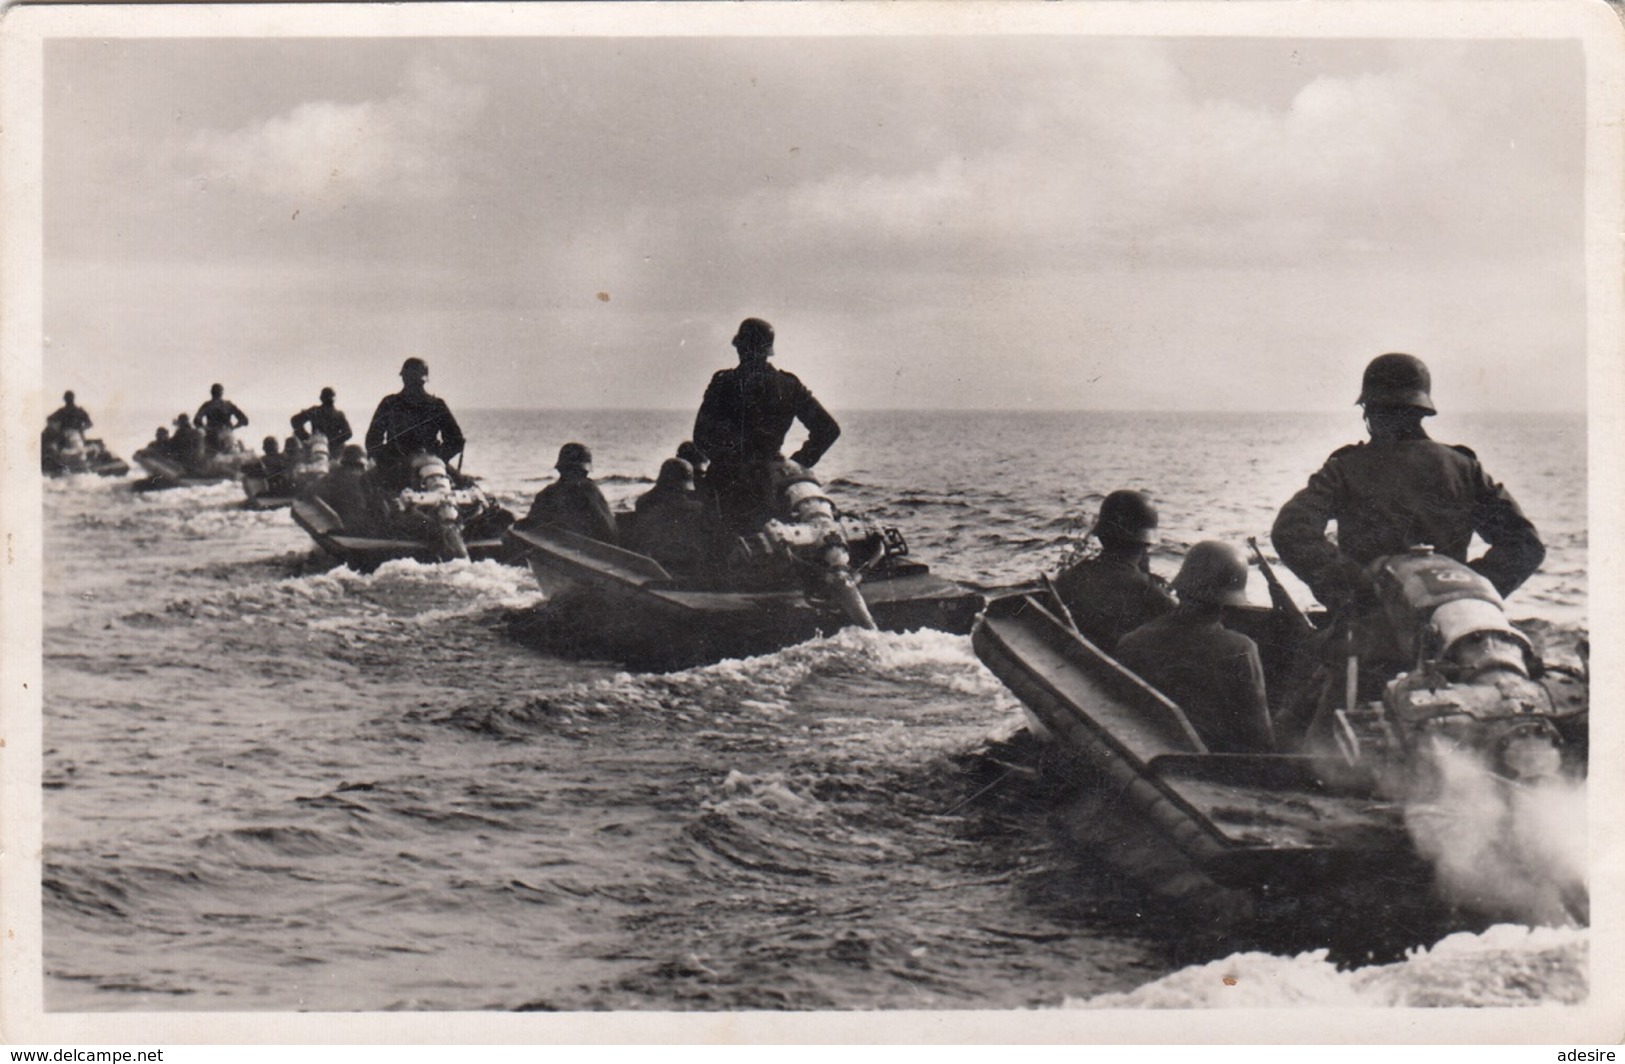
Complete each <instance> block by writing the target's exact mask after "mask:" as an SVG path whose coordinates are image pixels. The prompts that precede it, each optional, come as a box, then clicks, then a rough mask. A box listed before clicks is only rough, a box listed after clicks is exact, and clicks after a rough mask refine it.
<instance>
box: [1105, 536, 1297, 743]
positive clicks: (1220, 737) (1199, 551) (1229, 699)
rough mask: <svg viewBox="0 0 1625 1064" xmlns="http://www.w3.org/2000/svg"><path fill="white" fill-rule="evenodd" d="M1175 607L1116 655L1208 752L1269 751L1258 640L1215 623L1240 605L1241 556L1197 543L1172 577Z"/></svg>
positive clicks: (1222, 546) (1243, 584) (1243, 592)
mask: <svg viewBox="0 0 1625 1064" xmlns="http://www.w3.org/2000/svg"><path fill="white" fill-rule="evenodd" d="M1174 590H1175V591H1176V592H1178V593H1179V605H1178V606H1177V607H1176V608H1175V609H1174V611H1173V612H1172V613H1168V614H1164V615H1163V616H1161V617H1158V618H1157V619H1156V620H1154V621H1152V622H1150V623H1149V624H1146V625H1144V626H1143V627H1140V628H1136V629H1135V630H1134V631H1132V632H1130V633H1129V634H1128V635H1126V636H1124V637H1123V639H1122V641H1121V642H1119V643H1118V644H1117V660H1118V661H1119V662H1121V663H1122V664H1123V666H1124V667H1126V668H1128V669H1131V670H1133V671H1134V672H1135V673H1136V674H1138V675H1139V676H1140V678H1141V679H1143V680H1145V682H1146V683H1149V684H1150V685H1151V686H1153V687H1155V688H1156V689H1157V690H1159V691H1161V692H1162V693H1163V694H1165V695H1167V696H1168V698H1169V700H1170V701H1172V702H1174V703H1175V704H1176V705H1178V706H1179V708H1180V709H1182V710H1184V711H1185V716H1186V718H1187V719H1189V720H1190V722H1191V727H1193V728H1195V729H1196V734H1197V735H1199V736H1201V737H1202V741H1203V742H1204V743H1206V744H1207V746H1208V749H1210V750H1212V751H1213V752H1215V753H1225V754H1246V753H1265V752H1268V751H1270V750H1273V749H1274V746H1275V737H1274V734H1273V731H1272V729H1271V727H1270V712H1269V700H1268V698H1267V697H1266V693H1265V690H1264V666H1263V663H1262V661H1260V659H1259V656H1258V645H1257V644H1256V643H1254V642H1253V641H1252V640H1251V639H1250V638H1248V637H1247V636H1245V635H1243V634H1242V633H1240V632H1232V631H1230V630H1229V629H1228V628H1226V627H1224V624H1223V623H1222V611H1223V608H1224V607H1225V606H1245V605H1247V557H1246V555H1244V554H1242V553H1241V551H1239V550H1237V549H1236V548H1235V547H1232V546H1231V545H1230V544H1228V543H1220V542H1218V541H1217V540H1204V541H1203V542H1201V543H1198V544H1196V546H1194V547H1192V548H1191V549H1190V553H1189V554H1187V555H1185V562H1184V564H1183V565H1181V566H1180V567H1179V573H1178V574H1177V575H1176V576H1175V577H1174Z"/></svg>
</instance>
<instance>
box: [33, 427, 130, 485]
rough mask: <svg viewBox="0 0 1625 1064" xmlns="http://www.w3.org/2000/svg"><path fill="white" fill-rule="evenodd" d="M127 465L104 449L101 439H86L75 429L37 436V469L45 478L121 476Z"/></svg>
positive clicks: (49, 430) (127, 468)
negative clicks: (38, 438)
mask: <svg viewBox="0 0 1625 1064" xmlns="http://www.w3.org/2000/svg"><path fill="white" fill-rule="evenodd" d="M129 471H130V464H129V463H128V462H126V461H124V459H122V458H119V457H118V456H117V455H115V454H113V453H112V452H111V451H109V450H108V449H107V445H106V444H104V443H103V442H102V441H101V440H97V439H86V438H85V435H84V433H82V432H80V431H79V430H78V429H69V430H67V431H65V432H55V431H52V430H51V429H46V430H45V431H44V432H43V433H41V435H40V472H42V473H44V474H45V475H46V476H48V477H66V476H75V475H77V474H82V473H94V474H95V475H96V476H100V477H122V476H124V474H126V473H128V472H129Z"/></svg>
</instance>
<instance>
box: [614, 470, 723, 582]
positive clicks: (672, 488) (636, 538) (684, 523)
mask: <svg viewBox="0 0 1625 1064" xmlns="http://www.w3.org/2000/svg"><path fill="white" fill-rule="evenodd" d="M634 509H635V511H636V513H637V516H636V517H635V518H634V522H633V527H632V542H631V543H630V544H628V546H630V547H631V549H632V550H635V551H637V552H638V553H639V554H646V555H648V556H649V557H651V558H653V559H654V560H655V561H657V562H659V563H660V564H661V565H663V566H665V567H666V568H667V569H668V570H671V571H672V572H688V571H692V570H694V569H697V568H700V567H701V566H703V565H704V564H705V563H706V562H707V561H708V560H709V559H710V558H711V557H712V552H711V546H712V544H711V538H710V521H709V514H708V513H707V511H706V506H705V501H704V500H703V499H702V498H701V497H700V493H699V491H698V490H697V489H696V488H695V486H694V469H693V467H692V466H690V465H689V464H688V463H687V462H685V461H683V459H681V458H668V459H666V461H665V462H664V463H663V464H662V465H661V466H660V476H659V477H657V478H656V479H655V486H654V487H652V488H650V489H649V490H648V491H646V492H644V493H643V494H642V495H639V496H638V500H637V502H636V503H635V504H634Z"/></svg>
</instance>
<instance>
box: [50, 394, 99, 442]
mask: <svg viewBox="0 0 1625 1064" xmlns="http://www.w3.org/2000/svg"><path fill="white" fill-rule="evenodd" d="M45 423H46V425H47V426H49V427H50V428H51V429H53V430H54V431H55V432H56V433H58V434H64V433H69V432H81V433H82V432H85V431H87V430H88V429H89V428H90V415H89V414H87V413H86V412H85V408H84V407H82V406H77V405H75V403H74V396H73V393H72V392H63V393H62V405H61V406H60V407H58V408H57V409H56V412H55V413H53V414H52V415H51V416H50V417H48V418H46V419H45Z"/></svg>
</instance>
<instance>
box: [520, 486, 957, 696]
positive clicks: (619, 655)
mask: <svg viewBox="0 0 1625 1064" xmlns="http://www.w3.org/2000/svg"><path fill="white" fill-rule="evenodd" d="M634 517H635V515H633V514H621V515H618V516H617V520H618V521H620V522H621V523H622V525H623V528H624V527H625V526H627V525H629V524H630V523H631V521H632V520H633V519H634ZM508 542H509V547H510V551H511V553H512V556H513V557H515V558H517V559H522V560H523V561H524V562H526V563H528V564H529V565H530V568H531V571H532V572H533V573H534V574H535V576H536V580H537V583H538V584H540V585H541V588H542V590H543V591H544V592H546V594H547V602H546V604H545V605H543V606H542V607H541V608H540V610H538V611H536V612H535V613H534V614H532V615H528V616H525V617H523V618H521V619H520V620H519V621H518V622H517V624H516V629H517V632H516V634H517V635H519V636H520V637H521V638H525V639H528V640H531V641H535V642H538V643H540V644H541V645H542V646H544V647H545V648H547V649H549V650H552V651H555V652H560V653H565V654H568V655H572V656H590V657H605V658H610V659H612V660H617V661H621V662H624V663H626V664H629V665H633V666H637V667H647V668H670V667H682V666H687V665H692V664H698V663H702V662H708V661H719V660H722V659H723V658H729V657H745V656H750V655H754V654H762V653H767V652H770V651H773V650H777V649H781V648H783V647H786V646H791V645H793V644H795V643H799V642H804V641H806V640H808V639H811V638H814V637H816V636H818V635H822V634H830V633H833V632H835V631H838V630H839V629H841V628H843V627H847V626H849V625H854V626H857V627H861V628H869V629H884V630H887V631H898V632H901V631H913V630H917V629H921V628H929V629H936V630H940V631H945V632H952V633H957V634H965V633H968V632H969V631H970V630H971V627H972V626H973V625H974V624H975V621H976V616H977V614H978V613H979V612H980V611H981V609H982V607H983V605H984V604H985V602H986V597H985V595H984V594H983V593H982V592H980V591H978V590H974V589H972V588H968V587H966V586H964V585H962V584H958V583H955V582H953V581H951V580H947V579H944V578H943V577H940V576H937V575H934V574H933V573H932V572H931V571H930V569H929V567H928V566H926V565H925V564H923V563H921V562H919V561H916V560H914V559H913V558H911V557H909V554H908V544H907V542H906V541H905V540H904V539H903V536H902V533H901V532H899V531H898V530H897V529H895V528H890V527H882V526H881V525H879V524H878V523H876V522H875V521H873V520H871V519H869V518H867V517H864V516H861V515H855V514H842V513H839V512H837V511H836V509H835V507H834V504H833V503H832V502H831V501H830V499H829V497H828V496H827V495H826V494H825V493H824V492H823V490H822V488H821V486H819V484H818V482H817V480H816V479H815V478H813V477H812V476H811V474H809V473H806V472H805V471H804V470H800V469H799V467H798V468H797V470H796V475H795V477H794V478H792V480H791V482H790V483H789V484H787V485H786V486H785V488H784V506H783V508H782V510H781V516H780V517H777V518H774V519H772V520H768V521H767V522H766V523H765V524H764V525H763V526H762V528H761V529H760V531H758V532H757V533H754V534H752V535H750V536H747V537H743V538H740V539H738V540H736V541H735V542H734V544H733V547H732V549H731V550H729V551H727V552H726V557H719V558H717V559H716V560H715V561H716V564H713V565H708V566H704V567H701V568H699V569H697V570H690V571H684V572H680V573H673V572H671V571H669V570H668V569H667V567H666V566H664V565H662V564H661V563H660V562H659V561H656V560H655V559H654V558H651V557H649V556H647V555H644V554H640V553H638V552H636V551H633V550H628V549H626V548H625V547H622V546H619V545H616V544H612V543H604V542H601V541H599V540H595V539H591V538H589V537H587V536H583V535H580V534H579V533H576V532H572V531H569V530H567V529H563V528H557V527H551V526H540V527H529V528H526V527H516V528H514V529H512V530H510V531H509V533H508Z"/></svg>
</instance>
